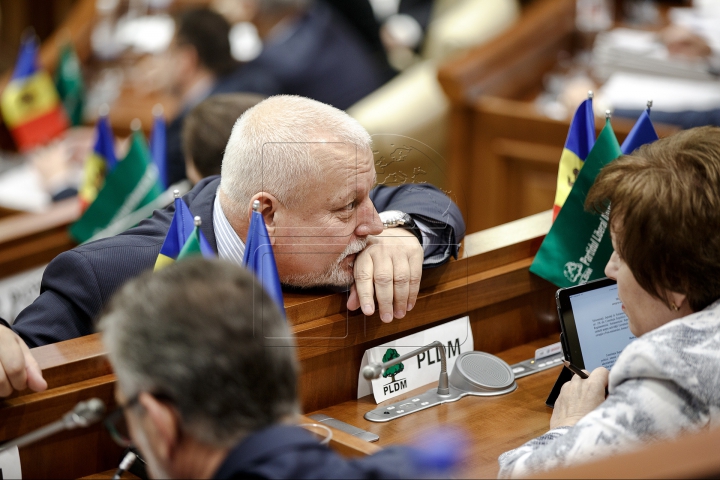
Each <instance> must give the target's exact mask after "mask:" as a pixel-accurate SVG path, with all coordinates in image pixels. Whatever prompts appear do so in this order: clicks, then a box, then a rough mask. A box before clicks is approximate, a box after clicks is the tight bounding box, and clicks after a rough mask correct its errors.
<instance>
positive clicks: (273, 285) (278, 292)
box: [243, 200, 285, 315]
mask: <svg viewBox="0 0 720 480" xmlns="http://www.w3.org/2000/svg"><path fill="white" fill-rule="evenodd" d="M259 204H260V202H259V201H257V200H255V202H254V205H253V212H252V216H251V217H250V227H249V228H248V235H247V239H246V240H245V254H244V255H243V265H244V266H245V267H246V268H248V269H249V270H250V271H251V272H253V273H254V274H255V277H256V278H257V279H258V281H259V282H260V285H262V286H263V289H265V292H266V293H267V294H268V295H269V296H270V298H271V299H272V300H273V302H275V305H276V306H277V307H278V308H279V309H280V312H282V314H283V315H285V302H284V300H283V295H282V288H281V287H280V277H279V276H278V271H277V265H276V264H275V254H273V249H272V245H271V244H270V236H269V235H268V232H267V228H266V227H265V220H264V219H263V216H262V214H261V213H260V212H259V211H258V207H259Z"/></svg>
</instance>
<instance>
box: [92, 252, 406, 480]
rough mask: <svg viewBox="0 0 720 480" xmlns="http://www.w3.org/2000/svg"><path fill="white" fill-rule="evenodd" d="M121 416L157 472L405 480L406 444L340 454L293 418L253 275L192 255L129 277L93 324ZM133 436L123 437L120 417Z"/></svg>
mask: <svg viewBox="0 0 720 480" xmlns="http://www.w3.org/2000/svg"><path fill="white" fill-rule="evenodd" d="M100 329H101V331H102V334H103V336H102V338H103V343H104V344H105V346H106V347H107V350H108V354H109V357H110V361H111V363H112V365H113V369H114V371H115V373H116V375H117V378H118V382H117V387H116V398H117V400H118V404H119V405H121V406H122V411H123V413H124V418H123V417H122V416H121V415H120V414H119V413H116V414H115V415H113V416H112V417H113V419H112V420H110V421H109V423H108V427H109V428H110V431H111V433H113V436H114V437H115V438H116V440H117V441H119V442H120V443H126V442H127V443H129V442H128V441H129V440H132V443H133V444H134V445H135V446H136V447H137V448H139V450H140V452H141V454H142V457H143V459H144V460H145V461H146V463H147V465H148V468H149V473H150V475H151V476H152V477H154V478H247V477H251V478H402V477H405V478H412V477H415V476H417V474H418V473H420V472H417V471H415V472H414V471H413V470H412V469H411V466H410V462H409V458H408V455H409V454H410V453H411V452H410V451H409V450H408V449H405V448H402V447H395V448H387V449H384V450H382V451H380V452H379V453H377V454H375V455H372V456H370V457H366V458H363V459H359V460H352V461H348V460H344V459H343V458H341V457H339V456H338V455H337V454H335V453H334V452H333V451H332V450H330V449H328V448H327V447H325V446H322V445H320V443H319V442H318V439H316V438H315V437H314V436H313V434H311V433H310V432H308V431H306V430H305V429H303V428H302V427H298V426H295V425H293V424H294V423H297V414H298V412H299V411H300V406H299V402H298V397H297V375H298V365H297V362H296V359H295V348H294V340H293V337H292V334H291V333H290V329H289V328H288V326H287V321H286V320H285V319H284V318H283V316H282V315H281V314H280V312H279V310H278V309H277V308H276V307H275V306H274V304H273V302H272V300H271V299H270V297H268V296H267V295H266V294H265V293H264V291H263V290H262V288H261V287H260V285H259V284H258V283H256V282H255V281H254V280H253V276H252V274H251V273H250V272H249V271H247V270H245V269H242V268H240V267H237V266H235V265H232V264H229V263H226V262H222V261H217V260H213V261H210V260H205V259H191V260H187V261H183V262H180V263H178V264H176V265H172V266H170V267H168V268H166V269H164V270H161V271H160V272H157V273H154V274H153V273H146V274H144V275H143V276H141V277H140V278H138V279H136V280H133V281H132V282H130V283H128V284H127V285H126V286H125V287H123V289H122V290H121V291H120V292H119V293H118V295H117V296H115V297H114V299H113V301H112V302H111V304H110V307H109V309H108V310H107V312H106V313H105V314H104V315H103V317H102V319H101V322H100ZM123 420H126V421H127V427H128V428H129V434H130V437H131V438H123V436H122V434H121V433H120V432H123V431H126V430H124V429H123V428H122V421H123Z"/></svg>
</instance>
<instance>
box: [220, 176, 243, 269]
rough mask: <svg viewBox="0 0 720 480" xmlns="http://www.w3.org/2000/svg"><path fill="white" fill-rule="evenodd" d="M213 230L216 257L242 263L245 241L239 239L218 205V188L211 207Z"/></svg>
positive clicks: (238, 263)
mask: <svg viewBox="0 0 720 480" xmlns="http://www.w3.org/2000/svg"><path fill="white" fill-rule="evenodd" d="M213 230H214V231H215V240H216V241H217V250H218V257H220V258H222V259H223V260H228V261H229V262H232V263H235V264H237V265H242V260H243V256H244V255H245V243H244V242H243V241H242V240H241V239H240V237H239V236H238V234H237V233H235V230H234V229H233V228H232V225H230V222H229V221H228V219H227V217H226V216H225V212H223V209H222V205H220V188H218V191H217V193H216V194H215V206H214V208H213Z"/></svg>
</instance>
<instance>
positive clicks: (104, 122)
mask: <svg viewBox="0 0 720 480" xmlns="http://www.w3.org/2000/svg"><path fill="white" fill-rule="evenodd" d="M107 114H108V109H107V106H104V107H103V108H102V111H101V113H100V118H98V121H97V125H96V126H95V136H96V137H95V147H94V148H93V150H92V152H91V153H90V155H89V156H88V158H87V159H86V160H85V167H84V168H83V178H82V183H81V184H80V188H79V189H78V197H79V198H80V204H81V205H82V208H83V210H85V209H86V208H87V207H88V206H89V205H90V204H91V203H92V202H94V201H95V198H97V195H98V192H99V191H100V188H102V186H103V183H104V182H105V176H106V175H107V174H108V173H110V172H111V171H112V170H113V169H114V168H115V165H117V158H116V157H115V138H114V137H113V133H112V129H111V128H110V123H109V122H108V118H107Z"/></svg>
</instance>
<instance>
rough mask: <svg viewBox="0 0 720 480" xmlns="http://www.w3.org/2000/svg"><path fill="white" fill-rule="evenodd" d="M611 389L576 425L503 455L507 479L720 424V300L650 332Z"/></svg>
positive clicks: (621, 361) (629, 350)
mask: <svg viewBox="0 0 720 480" xmlns="http://www.w3.org/2000/svg"><path fill="white" fill-rule="evenodd" d="M608 391H609V395H608V397H607V399H606V400H605V401H604V402H603V403H602V404H601V405H600V406H599V407H597V408H596V409H595V410H593V411H592V412H590V413H589V414H587V415H586V416H585V417H583V418H582V419H581V420H580V421H579V422H578V423H577V424H576V425H575V426H573V427H558V428H555V429H552V430H550V431H549V432H547V433H546V434H544V435H542V436H540V437H537V438H535V439H533V440H531V441H529V442H527V443H526V444H524V445H522V446H521V447H518V448H516V449H514V450H510V451H509V452H505V453H503V454H502V455H500V457H499V458H498V462H499V463H500V473H499V475H498V476H499V477H503V478H505V477H517V476H520V475H528V474H530V473H533V472H538V471H543V470H549V469H552V468H556V467H560V466H564V465H569V464H574V463H580V462H584V461H590V460H594V459H597V458H600V457H604V456H608V455H613V454H616V453H619V452H621V451H622V452H625V451H627V450H628V449H630V448H634V447H638V446H641V445H642V444H643V443H645V442H648V441H654V440H659V439H663V438H670V437H675V436H677V435H678V434H680V433H681V432H689V431H697V430H701V429H708V428H713V427H717V426H719V425H720V300H717V301H715V303H713V304H712V305H710V306H709V307H707V308H706V309H704V310H702V311H700V312H697V313H694V314H692V315H688V316H686V317H684V318H681V319H678V320H674V321H672V322H670V323H667V324H665V325H663V326H662V327H659V328H657V329H655V330H653V331H650V332H648V333H646V334H645V335H642V336H641V337H639V338H638V339H637V340H635V341H634V342H632V343H631V344H630V345H628V346H627V347H626V348H625V350H624V351H623V352H622V353H621V354H620V356H619V357H618V359H617V362H616V363H615V365H614V366H613V367H612V370H611V372H610V385H609V388H608Z"/></svg>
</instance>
